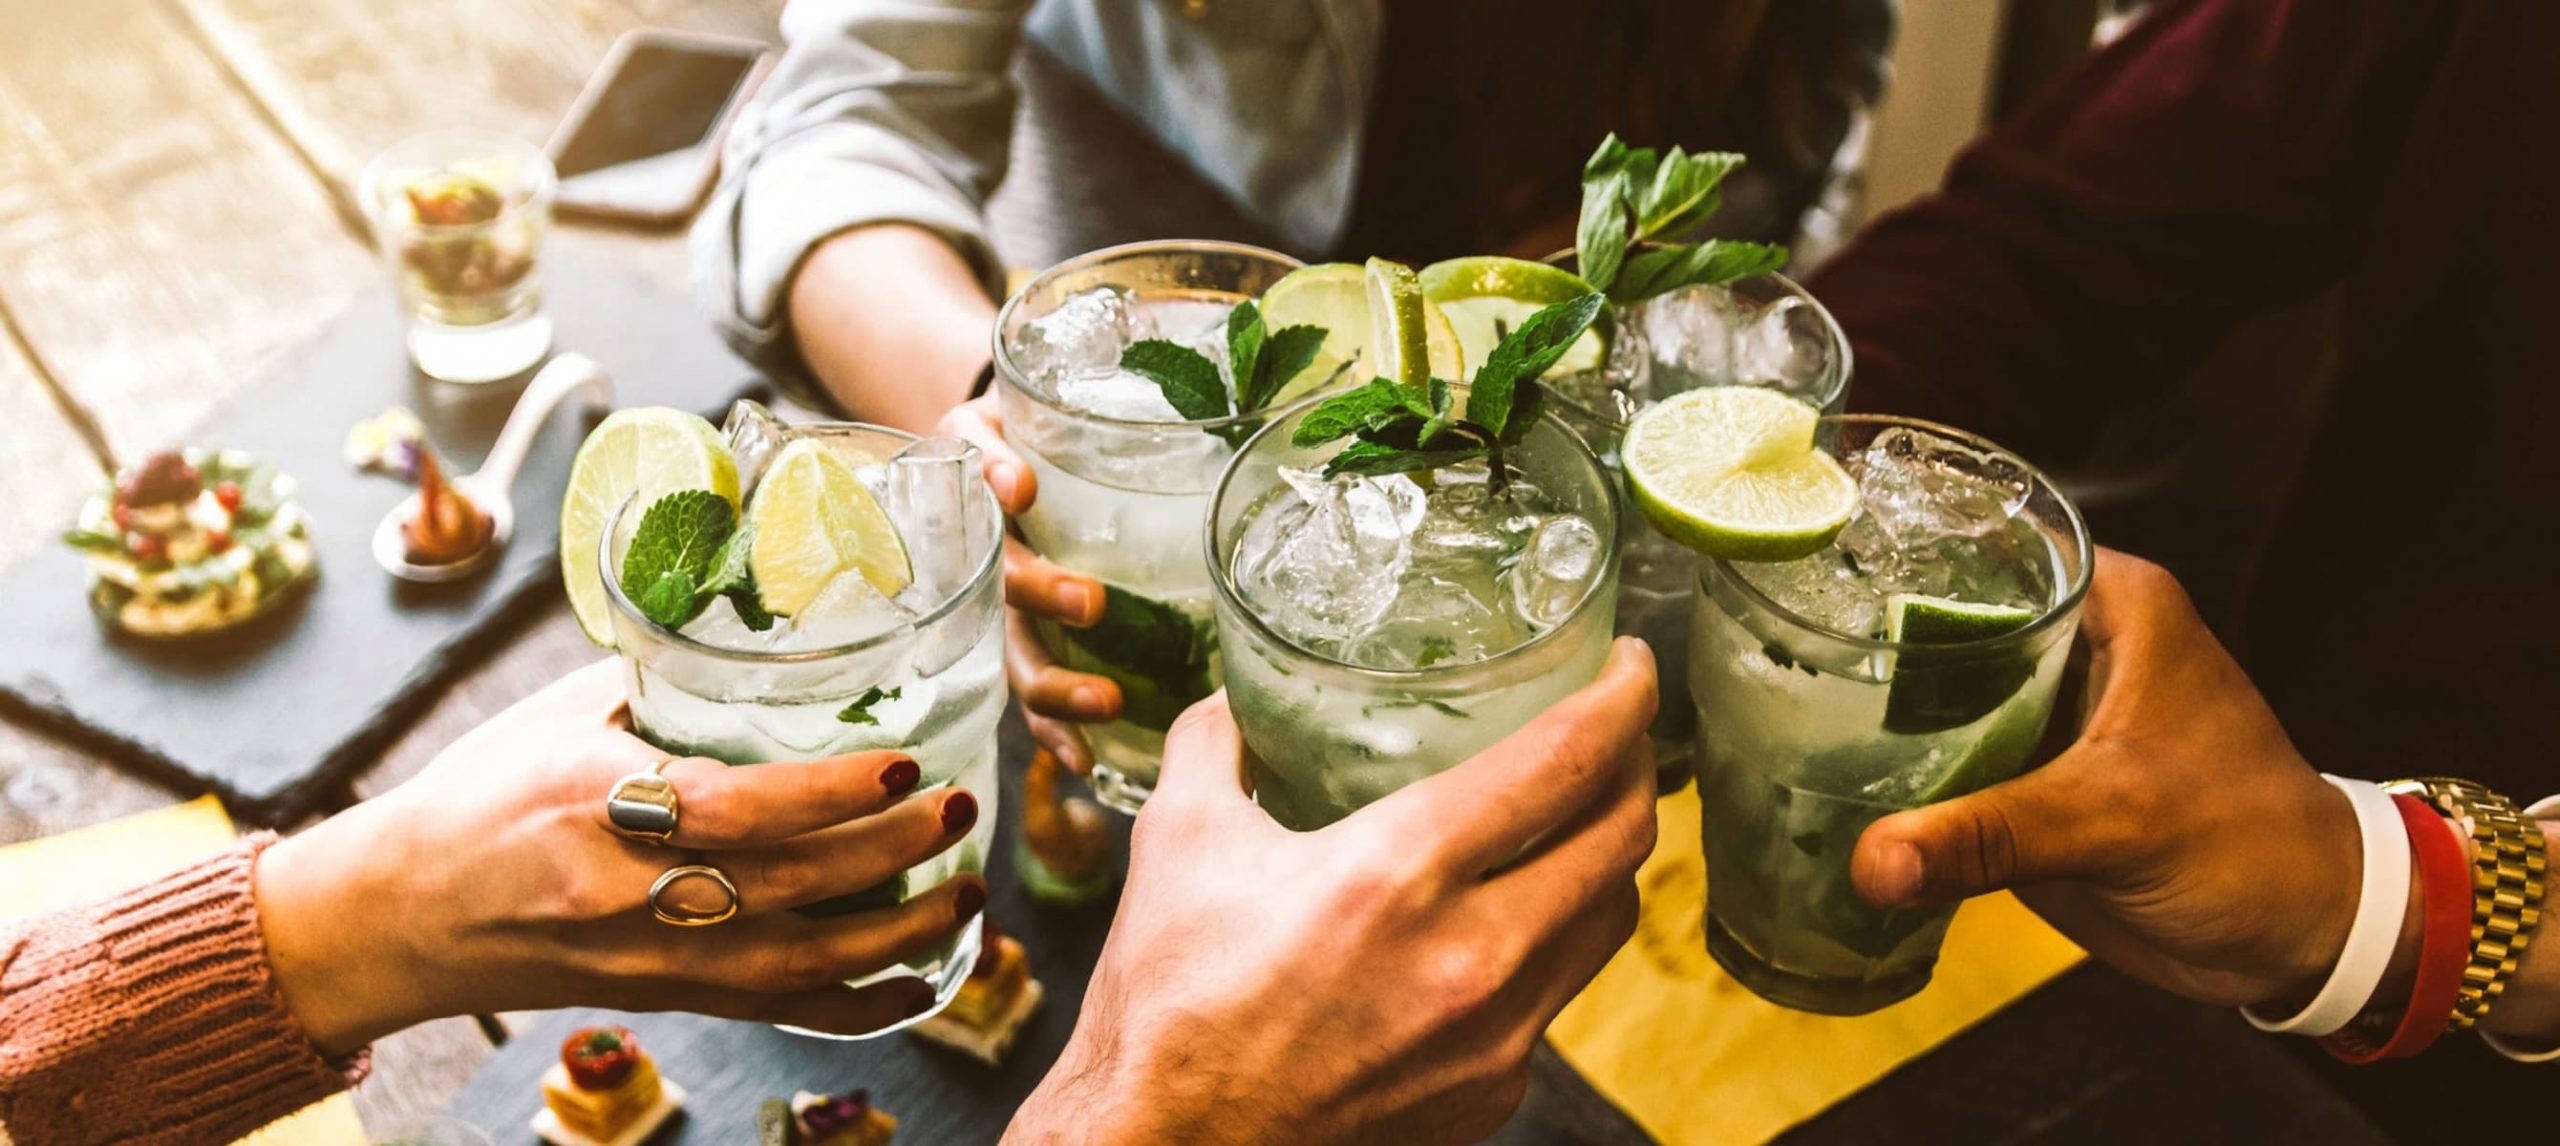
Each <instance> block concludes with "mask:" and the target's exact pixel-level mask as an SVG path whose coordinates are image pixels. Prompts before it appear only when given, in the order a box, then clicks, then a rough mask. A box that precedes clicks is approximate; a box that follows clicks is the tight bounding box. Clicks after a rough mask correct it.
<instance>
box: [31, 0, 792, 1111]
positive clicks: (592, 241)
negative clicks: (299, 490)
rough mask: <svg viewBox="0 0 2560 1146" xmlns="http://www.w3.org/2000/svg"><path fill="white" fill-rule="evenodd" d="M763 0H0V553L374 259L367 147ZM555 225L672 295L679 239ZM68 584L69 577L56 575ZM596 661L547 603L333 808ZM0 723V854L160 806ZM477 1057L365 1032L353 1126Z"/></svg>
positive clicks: (440, 1097) (458, 1044) (277, 349)
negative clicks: (361, 176) (638, 41)
mask: <svg viewBox="0 0 2560 1146" xmlns="http://www.w3.org/2000/svg"><path fill="white" fill-rule="evenodd" d="M780 7H781V2H780V0H725V2H724V0H437V2H435V3H430V4H395V3H381V2H379V0H80V2H76V3H59V2H56V0H0V564H6V563H8V562H10V561H14V560H15V559H17V558H19V557H22V556H24V555H25V554H26V553H28V552H30V551H31V550H33V549H34V548H35V547H37V546H41V545H45V544H50V543H51V538H52V537H54V536H55V535H56V534H58V533H59V532H60V530H61V529H62V528H63V526H64V525H65V524H66V523H67V522H68V521H69V519H70V515H71V513H72V512H73V510H74V509H75V508H76V507H77V506H78V504H79V502H80V500H81V499H82V498H84V497H86V496H87V495H88V494H89V493H91V492H92V491H94V490H95V489H96V488H97V486H98V485H99V483H100V482H101V481H102V480H103V475H104V473H105V472H106V470H107V467H108V466H109V465H111V464H112V459H114V458H118V457H132V456H135V455H137V454H139V453H141V452H144V451H147V450H150V449H154V448H158V447H161V446H165V445H171V444H177V443H181V442H183V441H185V440H186V436H187V434H188V432H189V431H190V430H191V429H192V428H194V427H196V426H198V425H200V424H202V423H203V422H205V421H206V420H207V419H208V418H209V417H210V416H211V415H213V414H214V413H216V412H217V411H220V410H222V409H223V408H224V407H225V406H226V405H228V404H229V403H231V402H233V401H235V400H237V399H238V398H239V396H240V388H241V386H242V385H243V384H244V383H246V382H247V381H249V380H250V379H253V378H255V377H257V376H258V374H259V372H260V371H261V369H262V368H264V367H265V366H266V365H267V364H268V363H269V362H270V361H271V360H273V359H274V358H275V357H276V356H277V355H278V354H280V353H281V352H283V351H285V350H287V349H289V348H291V347H293V346H294V345H296V344H298V343H300V342H301V341H303V340H304V339H307V338H309V337H311V336H312V335H313V334H314V333H316V332H317V331H318V330H319V328H320V327H321V325H322V324H323V323H325V322H327V321H328V319H329V318H330V317H331V316H332V315H334V314H335V313H337V311H338V310H339V309H340V308H341V307H342V306H344V305H345V304H346V303H347V302H348V301H349V300H350V299H352V298H353V297H354V296H355V295H356V294H357V293H359V292H361V291H363V290H365V289H366V288H368V287H370V286H372V285H374V284H375V283H376V282H377V281H378V280H379V277H380V275H381V273H382V272H381V270H380V268H379V267H378V265H377V264H376V262H375V259H374V256H373V254H372V252H371V250H370V248H369V247H368V246H367V245H366V244H365V243H364V241H363V240H362V239H361V238H360V235H361V225H360V223H358V222H356V221H355V219H354V218H353V216H352V215H351V214H350V212H351V211H352V207H351V199H350V197H349V195H348V193H347V188H348V187H349V185H350V181H351V180H352V178H353V177H354V175H355V173H356V171H357V170H358V169H360V167H361V166H362V164H363V163H364V161H365V160H366V158H368V157H370V156H371V155H372V154H373V153H374V152H375V151H377V150H379V149H380V148H382V147H383V146H384V145H386V144H388V143H390V142H392V141H394V140H396V139H398V138H400V137H402V136H404V135H408V134H412V133H414V132H417V131H421V130H426V129H429V128H435V127H447V126H461V125H469V126H475V127H481V128H488V129H492V130H498V131H504V132H509V133H512V134H514V135H517V136H520V137H523V138H525V139H529V140H536V141H538V140H541V139H543V138H546V137H547V136H548V135H549V134H550V132H551V128H552V126H553V123H554V121H555V120H556V118H557V117H558V115H559V114H560V112H561V111H562V110H563V109H565V108H566V107H567V106H568V105H569V103H570V101H571V99H572V98H573V97H574V96H575V95H576V94H577V92H578V89H579V87H580V86H581V85H582V84H583V83H584V82H585V81H586V78H587V76H588V75H589V73H590V72H591V71H592V70H593V69H594V67H595V65H596V64H597V62H598V61H600V60H601V59H602V58H603V56H604V53H605V50H606V48H607V47H608V46H609V45H610V44H611V43H612V42H613V40H614V38H615V37H616V36H618V35H620V34H621V33H622V32H624V31H626V30H628V29H630V28H634V27H639V26H642V25H653V26H660V27H676V28H691V29H699V30H706V31H720V32H728V33H732V34H743V35H753V36H759V37H765V38H770V37H771V36H772V35H773V28H774V21H775V17H776V15H777V13H778V12H779V10H780ZM555 241H557V242H559V243H561V244H563V245H564V246H572V247H577V248H580V249H582V250H585V251H588V252H592V253H601V254H602V255H604V256H605V257H609V258H612V259H614V260H616V261H617V262H620V263H622V264H623V265H626V266H629V267H632V268H635V269H638V270H640V271H642V272H643V273H646V274H648V275H651V276H652V277H655V278H657V279H659V280H661V281H664V282H667V283H668V284H670V285H681V283H682V281H683V279H684V273H685V261H684V250H683V239H682V236H681V235H680V234H677V233H655V234H641V233H633V232H628V231H619V230H611V229H597V228H587V227H581V226H579V225H576V224H574V223H568V222H565V221H564V223H563V225H562V226H561V228H560V230H559V232H558V234H557V237H556V239H555ZM66 591H68V590H66ZM595 656H596V653H595V650H594V649H593V648H592V647H591V646H589V645H588V644H587V642H586V641H585V640H584V639H583V638H582V637H580V636H579V634H578V630H577V627H576V625H575V624H574V623H572V622H571V621H570V620H569V618H568V615H567V613H566V611H565V610H558V609H555V610H553V611H551V612H550V613H548V614H546V615H545V618H544V619H543V621H542V622H541V623H539V624H536V625H534V626H532V627H530V628H529V629H528V630H527V631H525V632H524V633H522V634H521V635H519V636H518V637H517V638H516V639H515V640H514V641H513V642H512V643H511V644H510V645H508V646H507V647H506V648H505V649H503V650H502V651H500V652H499V653H498V654H497V655H495V656H493V657H492V658H490V659H489V660H488V661H487V662H486V663H485V664H482V665H480V666H478V667H477V668H476V669H474V670H473V671H471V672H470V673H469V674H468V675H466V676H465V677H463V678H462V680H461V681H460V682H459V683H457V684H456V685H455V686H454V687H453V688H452V689H451V690H450V691H449V692H448V693H447V694H446V695H445V696H444V697H442V698H441V699H440V700H439V701H438V702H437V703H436V705H435V706H434V708H433V709H432V710H431V711H430V712H429V713H428V714H427V716H426V717H425V718H424V719H422V720H421V721H419V723H418V724H417V725H416V727H414V728H413V729H412V730H410V732H409V733H408V734H407V735H406V737H405V738H404V739H403V740H402V741H401V742H400V744H398V745H397V746H396V747H395V748H394V749H393V750H392V751H390V752H388V753H386V754H385V756H384V758H383V759H382V761H381V762H380V763H379V764H378V765H376V766H375V767H374V768H373V769H372V770H371V771H370V772H368V773H366V774H365V775H364V776H362V777H361V778H359V779H358V780H357V781H356V782H355V784H354V785H353V791H351V792H349V793H348V794H347V798H348V799H354V798H359V797H362V796H366V795H371V794H374V793H378V792H380V791H383V790H385V789H388V788H390V787H392V786H393V785H396V784H398V783H399V782H401V781H402V780H404V779H406V778H408V777H409V776H410V775H412V774H414V773H415V772H416V771H417V770H418V769H419V768H421V767H423V766H424V765H425V764H426V762H427V760H428V759H429V758H431V757H432V756H433V755H434V754H435V752H436V750H437V749H439V748H440V747H442V746H443V745H444V744H446V743H448V742H450V741H451V740H452V739H453V738H454V736H456V735H457V734H458V733H460V732H461V731H462V730H463V729H466V728H469V727H470V726H472V725H473V724H476V723H478V722H479V721H481V720H483V719H485V718H487V717H488V716H489V715H491V714H493V713H495V712H497V711H498V710H500V709H502V708H504V707H506V706H507V705H508V704H509V703H512V702H513V701H514V700H516V699H517V698H519V697H521V696H523V695H524V694H525V693H527V692H530V691H532V690H533V689H534V688H536V687H538V686H539V685H541V684H542V683H545V682H548V681H550V680H551V679H553V678H555V677H557V676H558V675H559V674H560V673H562V672H564V671H566V670H567V669H570V668H573V667H575V666H577V665H580V664H584V663H586V662H587V661H589V660H592V659H593V658H594V657H595ZM178 799H180V794H179V793H175V792H171V791H167V790H164V789H161V788H159V787H157V786H154V785H152V784H149V783H146V782H143V781H140V780H135V779H132V778H130V777H128V776H126V775H124V774H122V773H120V772H118V771H117V770H116V769H114V768H113V767H111V766H109V765H108V764H107V762H106V761H105V760H103V759H101V758H100V757H98V756H96V755H94V754H92V753H90V752H88V751H85V750H83V749H81V748H78V747H75V746H72V745H68V744H65V743H62V742H60V741H58V740H55V739H53V738H52V737H50V736H48V735H46V734H44V733H42V732H38V731H33V730H30V729H27V728H24V727H20V726H16V725H13V724H10V723H8V722H6V721H0V843H9V842H15V841H19V840H25V839H30V838H33V837H36V836H41V835H47V834H51V833H54V832H60V831H64V830H67V829H71V828H77V827H82V826H85V825H88V824H93V823H97V822H99V821H102V820H107V819H112V818H115V817H117V816H122V815H126V814H130V813H133V812H138V811H143V810H147V809H150V808H154V807H159V806H163V805H166V804H170V803H174V802H176V801H177V800H178ZM489 1051H490V1044H489V1041H488V1039H487V1038H486V1037H485V1036H484V1035H483V1033H482V1031H481V1029H480V1028H479V1026H478V1025H476V1024H475V1023H473V1022H472V1021H471V1020H469V1019H449V1020H444V1021H441V1022H437V1023H431V1024H428V1025H426V1026H423V1027H419V1028H416V1029H414V1030H412V1031H409V1032H406V1033H403V1034H401V1035H398V1036H395V1037H394V1038H392V1039H389V1040H387V1041H386V1042H384V1043H383V1044H382V1045H380V1046H379V1047H377V1048H376V1050H375V1057H374V1064H375V1067H374V1075H373V1079H372V1081H370V1082H368V1083H367V1084H366V1085H365V1086H364V1087H362V1088H361V1089H360V1090H359V1091H358V1092H357V1101H358V1105H359V1107H360V1108H361V1109H362V1110H363V1112H364V1113H365V1115H366V1117H367V1119H368V1121H374V1122H375V1124H376V1125H380V1124H381V1123H380V1122H379V1121H377V1120H378V1119H381V1118H383V1117H385V1116H387V1115H390V1114H394V1113H399V1112H404V1111H413V1110H414V1111H425V1110H433V1109H440V1108H442V1107H443V1106H444V1105H445V1103H446V1102H447V1101H448V1100H449V1099H450V1098H451V1097H452V1095H453V1093H454V1092H455V1091H456V1090H458V1089H459V1088H460V1087H461V1085H462V1082H463V1080H464V1079H465V1078H466V1077H467V1076H468V1075H469V1073H470V1072H471V1070H472V1069H473V1068H474V1067H476V1066H477V1065H478V1064H479V1063H480V1062H481V1061H482V1060H484V1059H485V1058H486V1057H487V1056H488V1054H489Z"/></svg>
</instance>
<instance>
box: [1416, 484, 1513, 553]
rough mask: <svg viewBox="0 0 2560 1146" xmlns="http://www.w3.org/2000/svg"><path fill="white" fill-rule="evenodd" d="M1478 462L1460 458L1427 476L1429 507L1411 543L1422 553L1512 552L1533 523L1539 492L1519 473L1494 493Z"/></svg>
mask: <svg viewBox="0 0 2560 1146" xmlns="http://www.w3.org/2000/svg"><path fill="white" fill-rule="evenodd" d="M1487 476H1488V475H1487V472H1486V469H1485V463H1483V462H1462V463H1460V464H1458V465H1455V466H1449V467H1446V468H1443V469H1441V470H1439V471H1437V472H1436V473H1434V475H1433V480H1432V488H1431V499H1430V505H1429V508H1430V512H1429V514H1428V515H1426V516H1425V517H1424V518H1423V519H1422V524H1421V526H1420V527H1419V528H1418V529H1416V530H1415V531H1414V546H1415V548H1416V549H1417V550H1419V551H1422V552H1425V553H1464V552H1474V553H1502V554H1509V553H1514V552H1517V551H1518V550H1519V548H1520V546H1521V545H1523V544H1525V543H1526V542H1527V539H1528V536H1529V531H1530V530H1532V529H1535V528H1536V527H1537V524H1538V516H1537V514H1535V513H1532V512H1529V511H1528V510H1526V509H1523V508H1522V507H1523V506H1527V505H1535V504H1537V502H1538V501H1539V498H1540V494H1539V492H1538V489H1537V487H1536V486H1533V485H1531V484H1529V482H1528V480H1527V479H1525V478H1515V479H1513V481H1512V482H1511V487H1510V490H1509V492H1508V494H1507V496H1503V497H1496V496H1494V494H1493V488H1492V486H1491V485H1490V484H1489V483H1488V482H1487V480H1486V478H1487Z"/></svg>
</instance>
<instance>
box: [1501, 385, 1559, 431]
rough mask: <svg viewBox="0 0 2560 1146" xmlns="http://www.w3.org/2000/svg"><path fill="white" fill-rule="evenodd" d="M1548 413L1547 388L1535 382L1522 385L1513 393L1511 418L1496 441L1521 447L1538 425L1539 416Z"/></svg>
mask: <svg viewBox="0 0 2560 1146" xmlns="http://www.w3.org/2000/svg"><path fill="white" fill-rule="evenodd" d="M1546 412H1547V388H1546V387H1544V386H1541V385H1539V384H1537V383H1535V382H1527V381H1524V382H1522V383H1520V384H1519V386H1517V387H1515V388H1514V389H1513V390H1512V391H1511V417H1510V419H1509V420H1508V421H1506V422H1505V423H1504V424H1503V427H1502V432H1501V433H1499V434H1496V435H1494V440H1495V441H1497V442H1500V443H1501V444H1503V445H1506V446H1516V445H1519V444H1520V443H1521V442H1522V441H1524V440H1526V439H1527V438H1528V437H1529V431H1530V429H1531V428H1532V427H1535V426H1536V425H1537V424H1538V418H1539V416H1540V415H1542V414H1545V413H1546Z"/></svg>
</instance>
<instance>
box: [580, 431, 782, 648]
mask: <svg viewBox="0 0 2560 1146" xmlns="http://www.w3.org/2000/svg"><path fill="white" fill-rule="evenodd" d="M680 489H707V490H710V491H711V492H713V493H716V494H719V495H720V496H722V497H724V498H727V499H729V504H730V505H732V506H735V505H736V504H737V503H738V463H737V460H736V459H735V458H733V457H731V456H730V454H729V444H728V442H727V441H726V440H724V439H723V438H722V437H721V436H720V431H719V430H717V429H715V428H713V427H712V425H711V423H709V422H706V421H703V420H702V419H701V418H698V417H695V416H694V415H692V414H688V413H685V412H684V411H682V410H670V409H667V408H665V407H661V406H648V407H641V408H638V409H631V410H616V411H614V412H613V413H612V414H611V415H609V416H607V417H606V418H605V420H604V421H602V422H600V423H597V425H596V428H595V429H594V430H593V431H592V432H590V433H588V435H587V440H586V441H584V442H582V443H580V444H579V446H578V456H577V458H576V460H574V461H572V462H570V463H569V488H568V490H567V492H566V493H565V494H564V495H563V496H562V497H561V499H560V585H561V587H562V588H563V589H565V590H567V591H568V594H569V609H570V611H571V612H573V613H575V614H576V615H577V618H578V627H579V628H580V629H583V630H585V631H586V634H587V639H588V640H590V641H593V642H595V643H596V644H598V645H600V646H603V647H605V648H608V649H609V648H612V647H613V645H614V641H613V601H612V599H611V598H610V597H609V596H608V595H607V593H606V590H605V584H604V575H603V573H602V572H600V571H599V570H598V569H597V567H596V563H597V560H598V558H599V553H598V550H599V549H600V548H601V545H602V542H603V540H604V529H605V524H606V523H607V522H609V521H611V520H612V519H613V515H614V513H615V511H617V510H619V509H621V508H622V506H623V503H625V502H630V503H631V504H632V512H633V514H634V515H635V516H634V518H633V520H635V521H636V520H637V516H636V515H637V514H638V513H640V512H641V511H644V510H646V509H648V508H649V504H650V503H651V502H654V501H656V500H658V498H660V497H661V496H664V495H666V494H670V493H673V492H675V491H677V490H680Z"/></svg>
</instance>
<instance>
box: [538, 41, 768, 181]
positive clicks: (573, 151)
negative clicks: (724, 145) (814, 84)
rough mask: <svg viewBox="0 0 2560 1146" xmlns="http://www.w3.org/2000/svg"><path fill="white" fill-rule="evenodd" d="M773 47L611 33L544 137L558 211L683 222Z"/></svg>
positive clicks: (717, 161)
mask: <svg viewBox="0 0 2560 1146" xmlns="http://www.w3.org/2000/svg"><path fill="white" fill-rule="evenodd" d="M772 60H773V53H772V51H771V49H769V48H767V47H766V46H765V45H764V44H761V43H758V42H756V41H754V40H743V39H738V38H736V37H731V36H712V35H705V34H699V33H692V32H673V31H666V30H663V29H657V28H641V29H638V30H635V31H631V32H627V33H624V34H623V36H622V38H621V39H619V40H616V41H614V45H613V51H612V52H611V53H609V54H607V55H606V56H605V60H604V64H603V66H601V67H599V68H597V69H596V76H595V78H594V79H593V80H590V81H588V83H587V90H586V91H584V92H581V93H579V95H578V102H577V103H576V104H573V105H571V106H570V108H569V114H568V115H567V116H566V117H565V118H563V119H562V120H561V121H560V130H559V131H558V132H556V133H554V134H553V135H552V137H551V146H550V149H549V150H550V154H551V163H552V166H554V167H556V168H558V169H559V172H560V192H559V198H558V199H557V203H558V205H559V208H560V209H561V210H563V211H571V212H582V213H585V214H589V215H601V216H605V217H608V218H614V219H626V220H634V221H639V222H649V223H675V222H681V221H683V220H684V218H685V217H686V216H688V215H691V214H692V213H693V212H694V209H695V208H698V207H700V206H701V205H702V200H703V197H704V196H706V195H708V194H710V193H711V181H712V178H713V177H714V176H716V175H717V174H719V170H720V139H721V136H722V135H723V134H724V133H725V132H726V131H727V130H728V127H729V121H730V120H731V119H732V118H734V117H735V116H736V115H737V114H738V111H739V109H740V108H742V107H744V106H746V102H747V98H748V97H749V96H751V95H753V94H754V92H755V87H756V84H757V83H758V82H759V81H761V80H763V79H764V73H765V69H766V68H767V67H768V66H770V65H771V63H772Z"/></svg>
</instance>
